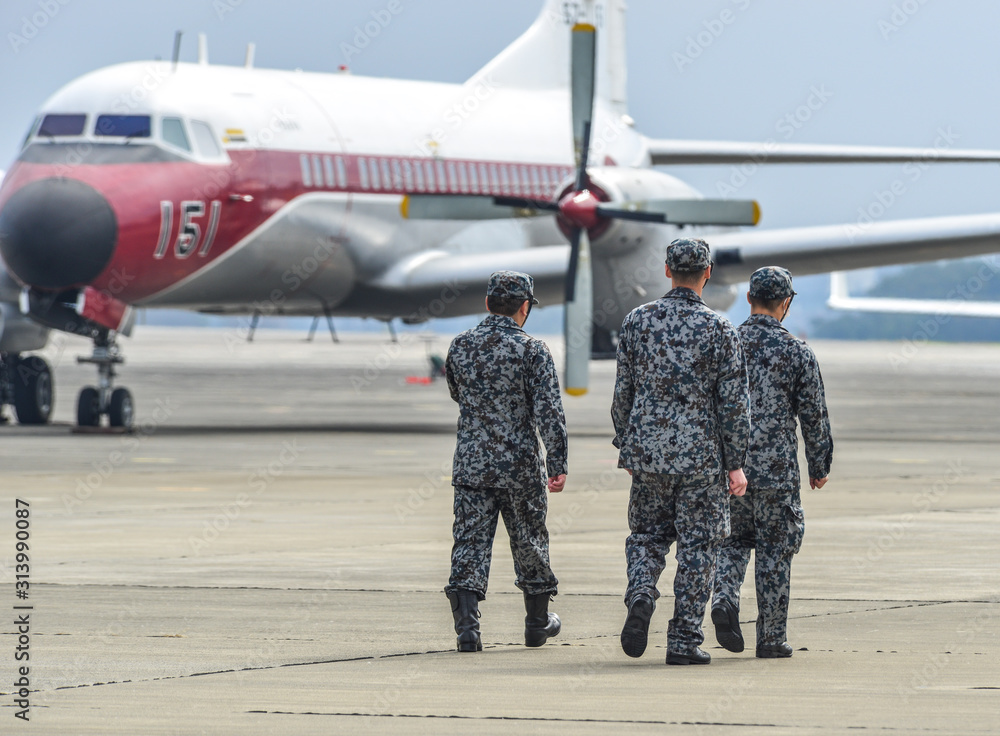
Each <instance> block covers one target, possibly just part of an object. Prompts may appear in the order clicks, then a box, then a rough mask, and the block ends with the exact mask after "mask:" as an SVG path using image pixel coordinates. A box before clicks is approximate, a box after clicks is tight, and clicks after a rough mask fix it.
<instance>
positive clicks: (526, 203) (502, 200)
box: [493, 197, 559, 212]
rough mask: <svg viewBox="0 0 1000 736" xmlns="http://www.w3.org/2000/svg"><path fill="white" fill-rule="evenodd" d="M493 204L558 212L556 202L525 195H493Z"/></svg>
mask: <svg viewBox="0 0 1000 736" xmlns="http://www.w3.org/2000/svg"><path fill="white" fill-rule="evenodd" d="M493 204H495V205H497V206H499V207H514V208H516V209H522V210H542V211H544V212H558V211H559V203H558V202H546V201H543V200H540V199H526V198H525V197H493Z"/></svg>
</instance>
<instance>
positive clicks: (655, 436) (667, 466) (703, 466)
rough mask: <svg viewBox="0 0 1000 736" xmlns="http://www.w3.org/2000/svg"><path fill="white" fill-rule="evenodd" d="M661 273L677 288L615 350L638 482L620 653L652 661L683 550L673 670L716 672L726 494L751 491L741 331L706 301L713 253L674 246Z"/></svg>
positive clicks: (623, 441) (617, 407) (626, 443)
mask: <svg viewBox="0 0 1000 736" xmlns="http://www.w3.org/2000/svg"><path fill="white" fill-rule="evenodd" d="M665 271H666V274H667V277H668V278H670V279H671V281H672V285H673V289H672V290H671V291H670V292H668V293H667V294H666V295H665V296H664V297H663V298H661V299H658V300H656V301H654V302H650V303H649V304H644V305H643V306H641V307H638V308H637V309H635V310H633V311H632V312H631V313H630V314H629V315H628V317H626V318H625V321H624V323H623V324H622V329H621V333H620V335H619V342H618V375H617V381H616V383H615V395H614V401H613V403H612V406H611V416H612V419H613V421H614V425H615V439H614V444H615V447H617V448H619V457H618V465H619V467H622V468H625V469H626V470H628V472H629V473H630V474H631V475H632V490H631V496H630V498H629V509H628V521H629V529H630V530H631V532H632V533H631V534H630V535H629V537H628V539H627V540H626V542H625V557H626V561H627V564H628V589H627V591H626V593H625V605H626V606H628V617H627V618H626V620H625V626H624V627H623V629H622V634H621V644H622V649H623V650H624V651H625V653H626V654H627V655H629V656H630V657H639V656H641V655H642V653H643V652H644V651H645V649H646V641H647V637H648V630H649V620H650V617H651V616H652V614H653V609H654V608H655V605H656V603H655V601H656V599H657V598H659V596H660V593H659V591H658V590H657V588H656V583H657V581H658V580H659V577H660V574H661V573H662V572H663V569H664V567H665V565H666V554H667V552H668V551H669V549H670V544H671V543H672V542H674V541H676V542H677V575H676V577H675V578H674V596H675V603H674V616H673V618H672V619H670V623H669V625H668V629H667V664H708V663H709V662H710V661H711V657H710V656H709V655H708V654H707V653H706V652H704V651H702V649H701V648H700V647H699V646H698V645H699V644H701V643H702V642H703V641H704V636H703V635H702V632H701V626H702V621H703V619H704V617H705V607H706V605H707V604H708V597H709V594H710V593H711V588H712V575H713V572H714V568H715V558H716V552H717V550H718V546H719V544H720V542H721V541H722V539H723V538H724V537H725V536H726V535H727V534H729V503H728V501H727V490H728V492H729V493H731V494H735V495H742V493H743V491H744V489H745V488H746V479H745V477H744V475H743V471H742V470H741V468H742V467H743V459H744V456H745V455H746V448H747V440H748V437H749V433H750V418H749V413H748V408H747V400H748V399H747V377H746V368H745V366H744V363H743V352H742V349H741V347H740V341H739V338H738V337H737V335H736V330H735V328H734V327H733V326H732V324H730V323H729V321H728V320H727V319H725V318H724V317H721V316H719V315H718V314H716V313H715V312H713V311H712V310H711V309H709V308H708V307H707V306H706V305H705V302H704V301H702V299H701V293H702V290H703V289H704V286H705V284H706V283H707V281H708V279H709V277H710V276H711V273H712V262H711V257H710V253H709V248H708V244H707V243H705V241H703V240H697V239H687V238H684V239H680V240H675V241H674V242H673V243H671V244H670V247H669V248H668V249H667V266H666V269H665ZM727 474H728V478H727Z"/></svg>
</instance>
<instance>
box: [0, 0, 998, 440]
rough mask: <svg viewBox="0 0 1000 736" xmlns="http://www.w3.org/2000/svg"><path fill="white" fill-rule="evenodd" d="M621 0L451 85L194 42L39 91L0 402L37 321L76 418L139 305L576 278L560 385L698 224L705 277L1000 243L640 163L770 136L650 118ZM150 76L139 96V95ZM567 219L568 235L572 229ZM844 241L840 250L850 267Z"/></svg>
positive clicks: (10, 241)
mask: <svg viewBox="0 0 1000 736" xmlns="http://www.w3.org/2000/svg"><path fill="white" fill-rule="evenodd" d="M624 14H625V3H624V0H580V1H579V2H566V1H565V0H546V1H545V2H544V7H543V8H542V12H541V14H540V15H539V17H538V19H537V21H536V22H535V23H534V24H533V25H532V26H531V27H530V28H529V29H528V30H527V31H526V32H525V33H524V34H523V35H522V36H521V37H520V38H518V39H517V40H516V41H515V42H514V43H512V44H511V45H510V46H509V47H508V48H507V49H505V50H504V51H503V52H502V53H501V54H499V55H498V56H497V57H496V58H495V59H493V60H492V61H491V62H489V63H488V64H487V65H486V66H485V67H484V68H483V69H482V70H480V72H478V73H477V74H475V75H474V76H473V77H472V78H470V79H469V80H468V81H467V82H466V83H464V84H460V85H455V84H440V83H434V82H413V81H399V80H389V79H377V78H365V77H360V76H354V75H351V74H348V73H339V74H316V73H306V72H301V71H276V70H263V69H255V68H253V64H252V53H251V52H250V51H248V57H247V62H246V64H245V65H244V66H243V67H230V66H218V65H210V64H208V62H207V53H206V52H205V50H204V48H202V49H201V50H200V53H199V57H200V60H199V62H198V63H194V64H190V63H178V62H176V61H175V62H135V63H127V64H121V65H117V66H112V67H108V68H105V69H101V70H98V71H95V72H92V73H90V74H87V75H84V76H83V77H80V78H79V79H77V80H75V81H73V82H71V83H70V84H68V85H66V86H65V87H64V88H62V89H61V90H59V91H58V92H56V93H55V94H54V95H53V96H52V97H51V98H49V100H48V101H47V102H46V103H45V104H44V105H43V107H42V109H41V110H40V111H39V113H38V116H37V118H36V120H35V122H34V124H33V125H32V127H31V130H30V132H29V135H28V137H27V139H26V140H25V144H24V147H23V149H22V150H21V152H20V155H19V156H18V158H17V160H16V161H15V162H14V164H13V165H12V166H11V167H10V170H9V171H8V172H7V175H6V177H5V178H4V179H3V183H2V185H0V254H2V257H3V260H4V263H5V264H6V270H0V356H2V360H0V404H13V406H14V408H15V411H16V413H17V417H18V420H19V421H20V422H21V423H44V422H46V421H48V419H49V415H50V412H51V405H52V376H51V371H50V370H49V367H48V366H47V365H46V364H45V362H44V360H42V359H41V358H40V357H37V356H31V355H28V353H30V351H33V350H38V349H41V348H42V347H44V346H45V344H46V341H47V339H48V332H49V330H52V329H55V330H64V331H67V332H70V333H74V334H78V335H84V336H87V337H90V338H92V339H93V341H94V353H93V355H92V356H91V357H89V358H87V361H89V362H93V363H95V364H96V365H97V367H98V372H99V383H98V386H96V387H93V386H90V387H86V388H84V389H83V390H82V391H81V393H80V395H79V400H78V403H77V420H78V423H79V424H80V425H82V426H93V425H97V424H99V423H100V422H101V419H102V417H104V416H107V417H108V422H109V423H110V424H111V425H112V426H127V425H129V424H130V423H131V420H132V415H133V400H132V397H131V395H130V394H129V392H128V391H127V389H124V388H121V387H118V388H116V387H115V386H114V378H115V367H116V365H117V364H119V363H120V362H122V356H121V351H120V346H119V343H118V337H119V336H120V335H128V334H129V332H130V330H131V326H132V321H131V315H132V310H133V308H135V307H147V308H156V307H169V308H184V309H191V310H197V311H201V312H207V313H219V314H250V313H267V314H286V315H324V314H325V315H328V316H329V315H348V316H366V317H375V318H379V319H385V320H390V319H395V318H401V319H403V320H404V321H406V322H411V323H416V322H422V321H425V320H427V319H431V318H435V317H451V316H458V315H463V314H473V313H477V312H481V311H482V309H483V293H484V288H485V284H486V281H487V280H488V278H489V275H490V274H491V273H492V272H493V271H496V270H499V269H508V268H509V269H516V270H521V271H526V272H528V273H530V274H531V275H532V276H533V277H534V279H535V283H536V295H537V296H538V297H539V298H540V299H542V300H543V301H544V302H545V303H548V304H552V303H557V302H562V301H564V300H565V301H566V302H567V310H566V314H567V317H566V338H567V364H566V377H565V381H564V383H565V385H566V387H567V390H568V391H569V392H570V393H581V392H583V391H585V390H586V386H587V362H588V361H589V359H590V356H591V351H592V348H593V349H594V350H596V351H597V352H607V351H609V350H610V349H611V347H612V346H613V340H614V336H615V330H616V327H617V325H619V324H620V323H621V321H622V319H623V318H624V316H625V315H626V314H627V313H628V312H629V311H630V310H631V309H633V308H634V307H636V306H638V305H639V304H641V303H643V302H645V301H648V300H649V299H650V298H651V296H652V295H654V294H656V293H659V292H662V291H663V290H664V288H665V286H666V282H665V278H664V275H663V267H662V263H663V253H664V247H665V245H666V244H667V243H668V242H669V241H670V240H672V239H673V238H675V237H677V234H678V230H679V229H680V228H685V232H691V233H698V234H705V235H709V236H710V237H709V239H710V242H711V244H712V246H713V251H714V254H715V263H716V266H715V270H714V272H713V280H712V282H711V284H710V285H709V286H710V288H709V289H708V290H707V291H706V299H707V301H708V302H709V303H710V305H712V306H713V307H715V308H717V309H725V308H727V307H728V306H729V305H730V304H731V303H732V301H733V299H734V297H735V285H736V284H737V283H739V282H741V281H744V280H746V278H747V276H748V275H749V274H750V273H751V272H752V271H753V270H754V269H756V268H758V267H759V266H762V265H769V264H779V265H784V266H787V267H789V268H791V269H792V270H793V271H794V272H795V273H796V275H799V274H809V273H821V272H826V271H836V270H842V269H844V268H845V267H850V268H863V267H870V266H879V265H886V264H893V263H906V262H914V261H922V260H934V259H939V258H944V257H956V258H957V257H964V256H969V255H976V254H982V253H989V252H994V251H997V250H1000V215H981V216H963V217H948V218H934V219H926V220H909V221H900V222H881V223H875V224H873V225H871V226H870V227H868V228H866V229H865V230H864V231H863V232H857V228H855V229H854V230H853V231H852V230H851V229H850V228H845V227H844V226H825V227H814V228H800V229H794V230H771V231H765V232H747V231H745V230H742V229H735V228H733V227H731V226H735V225H748V224H755V223H756V220H757V217H758V214H759V212H758V209H757V206H756V203H754V202H740V201H730V200H705V199H703V198H702V197H701V195H699V194H698V192H696V191H695V190H694V189H692V188H691V187H690V186H688V185H687V184H685V183H684V182H682V181H680V180H679V179H677V178H675V177H673V176H670V175H668V174H666V173H663V172H662V171H658V170H654V169H653V168H652V167H653V166H656V165H667V164H720V163H721V164H725V163H741V162H744V161H746V160H748V159H752V160H760V158H761V151H762V148H761V145H760V144H756V143H734V142H718V141H680V140H654V139H650V138H648V137H645V136H643V135H642V134H641V133H639V132H638V131H636V130H635V128H634V123H633V121H632V120H631V118H630V117H629V116H628V110H627V104H626V95H625V24H624ZM136 90H142V91H143V94H141V95H137V94H134V92H135V91H136ZM764 158H765V159H766V161H767V162H773V163H845V162H869V163H870V162H892V161H909V160H915V159H929V160H934V161H970V162H973V161H980V162H982V161H991V162H996V161H1000V152H997V151H978V150H945V151H942V150H935V151H927V150H921V149H905V148H876V147H861V146H830V145H805V144H784V145H782V144H771V145H769V146H768V147H767V148H766V152H765V156H764ZM567 243H568V244H567ZM848 264H849V266H848Z"/></svg>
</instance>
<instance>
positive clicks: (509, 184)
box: [299, 153, 572, 197]
mask: <svg viewBox="0 0 1000 736" xmlns="http://www.w3.org/2000/svg"><path fill="white" fill-rule="evenodd" d="M357 166H358V184H360V185H361V189H363V190H365V191H393V192H400V191H408V192H449V191H450V192H466V193H469V192H471V193H473V194H490V193H500V192H506V193H511V194H521V195H525V196H539V197H544V196H549V195H551V193H552V189H553V187H555V186H556V185H558V183H559V182H560V181H562V180H563V179H564V178H565V177H567V176H570V175H571V174H572V171H571V170H570V169H568V168H560V167H556V166H517V165H513V164H496V163H491V164H486V163H478V164H477V163H472V162H466V161H447V162H444V161H441V160H440V159H438V160H434V161H431V160H427V161H412V160H409V159H398V158H382V157H377V156H373V157H367V156H360V157H358V159H357ZM299 168H300V169H301V177H302V183H303V184H304V185H305V186H306V187H309V188H313V187H317V188H319V187H326V188H328V189H334V188H340V189H347V188H348V184H349V178H348V173H347V164H346V163H345V161H344V159H343V157H341V156H318V155H314V154H313V155H311V154H307V153H303V154H300V155H299Z"/></svg>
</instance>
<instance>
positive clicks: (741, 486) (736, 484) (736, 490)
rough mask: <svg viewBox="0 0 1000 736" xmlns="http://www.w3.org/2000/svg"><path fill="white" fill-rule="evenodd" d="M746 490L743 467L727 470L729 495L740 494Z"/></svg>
mask: <svg viewBox="0 0 1000 736" xmlns="http://www.w3.org/2000/svg"><path fill="white" fill-rule="evenodd" d="M746 492H747V477H746V475H744V473H743V468H737V469H736V470H730V471H729V495H730V496H742V495H743V494H744V493H746Z"/></svg>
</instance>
